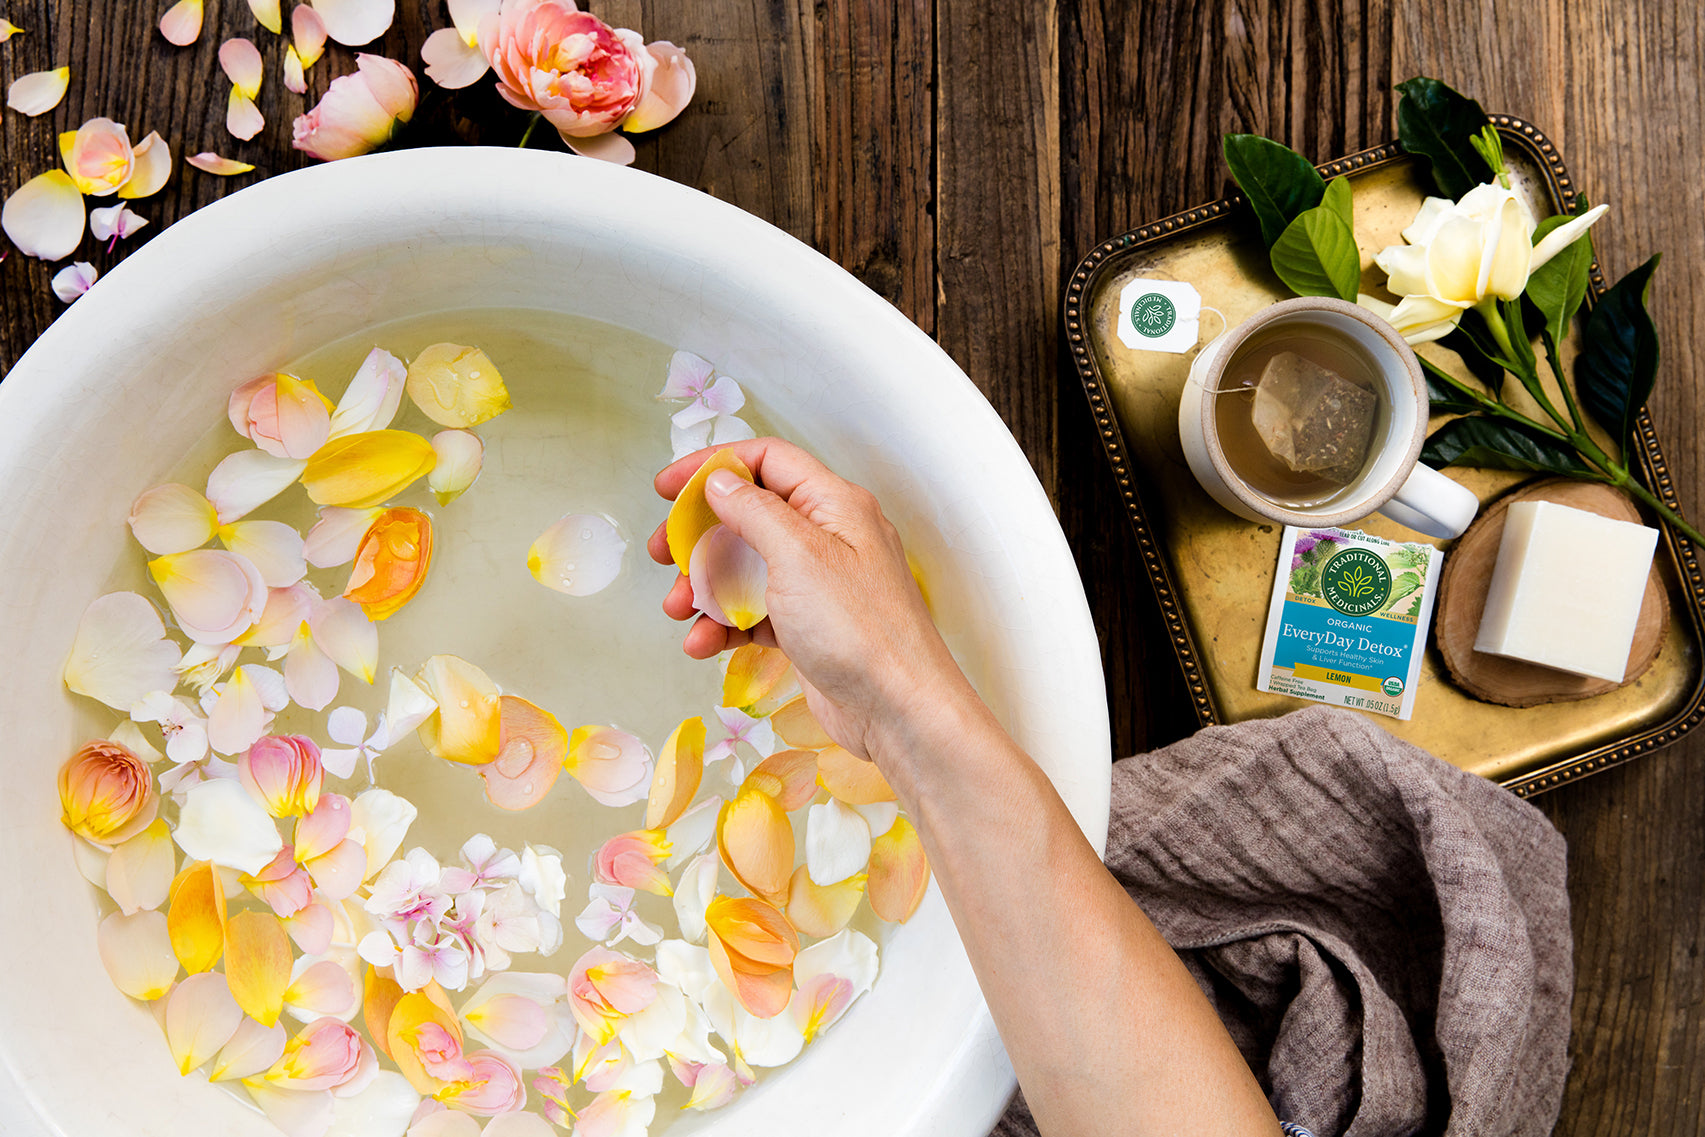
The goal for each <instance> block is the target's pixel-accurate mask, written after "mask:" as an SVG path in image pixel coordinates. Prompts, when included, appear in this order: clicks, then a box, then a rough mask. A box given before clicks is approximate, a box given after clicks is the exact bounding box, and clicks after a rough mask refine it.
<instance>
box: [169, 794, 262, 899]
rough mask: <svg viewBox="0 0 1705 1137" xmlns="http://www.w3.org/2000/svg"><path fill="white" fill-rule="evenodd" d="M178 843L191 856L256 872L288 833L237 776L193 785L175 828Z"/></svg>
mask: <svg viewBox="0 0 1705 1137" xmlns="http://www.w3.org/2000/svg"><path fill="white" fill-rule="evenodd" d="M172 836H173V838H174V839H175V840H176V841H177V843H178V848H180V849H182V850H183V851H184V852H185V853H187V854H189V855H190V856H192V857H196V858H198V859H202V860H209V861H213V862H214V863H217V864H221V865H229V866H230V867H231V868H234V869H239V870H241V871H243V872H246V873H248V874H250V875H251V876H252V875H254V874H256V873H259V872H260V871H261V870H262V869H264V868H266V866H267V865H268V864H270V863H271V861H272V858H274V857H276V856H277V855H278V852H279V850H280V849H282V848H284V838H282V837H280V836H279V835H278V829H277V828H276V827H275V826H274V825H273V823H272V817H271V816H270V815H269V814H268V813H267V812H266V810H265V809H263V808H261V804H260V803H259V802H257V801H256V800H255V799H254V798H252V797H250V796H249V793H248V791H247V790H245V789H244V788H243V787H242V785H241V784H240V783H238V782H237V781H236V780H235V779H233V778H215V779H213V780H212V781H207V782H201V783H199V784H197V785H194V786H191V787H190V788H189V790H188V791H187V792H186V793H185V795H184V802H183V807H182V809H181V811H180V812H179V815H178V827H177V829H176V830H174V831H173V834H172Z"/></svg>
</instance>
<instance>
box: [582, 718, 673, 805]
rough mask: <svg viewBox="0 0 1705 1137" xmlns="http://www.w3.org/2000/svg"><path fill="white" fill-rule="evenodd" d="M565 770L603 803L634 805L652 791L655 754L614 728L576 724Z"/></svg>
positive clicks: (643, 744)
mask: <svg viewBox="0 0 1705 1137" xmlns="http://www.w3.org/2000/svg"><path fill="white" fill-rule="evenodd" d="M563 769H564V770H566V771H567V772H568V776H569V777H571V778H573V779H574V780H575V781H577V782H579V783H580V784H581V785H582V786H583V787H585V789H586V792H587V793H589V794H591V795H592V797H593V798H594V799H596V800H597V801H598V802H599V803H601V804H603V805H609V806H617V807H620V806H624V805H632V804H633V803H634V802H636V801H641V800H643V799H645V798H646V797H647V796H648V795H649V794H650V792H651V771H652V759H651V753H650V752H649V751H648V750H646V748H645V743H643V742H641V741H640V740H639V739H637V738H635V737H634V736H633V735H631V734H629V733H628V732H627V731H625V730H617V729H615V728H614V727H607V726H581V727H576V728H575V730H574V733H573V734H572V735H570V736H569V739H568V760H567V761H566V762H564V763H563Z"/></svg>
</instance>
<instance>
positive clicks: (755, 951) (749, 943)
mask: <svg viewBox="0 0 1705 1137" xmlns="http://www.w3.org/2000/svg"><path fill="white" fill-rule="evenodd" d="M705 925H706V926H707V927H708V928H709V929H710V961H711V964H712V965H713V966H714V967H715V968H716V974H717V976H718V977H719V978H720V979H721V980H722V983H723V986H724V987H726V988H727V989H728V990H729V991H730V992H731V993H733V995H734V996H735V998H736V999H737V1000H738V1001H739V1003H740V1005H741V1006H742V1007H744V1008H745V1009H746V1010H747V1011H749V1012H750V1013H751V1014H752V1015H754V1016H756V1017H757V1018H760V1019H769V1018H774V1017H775V1016H776V1015H779V1014H781V1012H782V1011H784V1010H786V1009H787V1003H788V999H789V997H790V996H791V995H792V994H793V958H794V956H795V955H796V954H797V953H798V951H799V936H798V934H797V933H795V932H794V930H793V927H792V926H791V925H790V924H788V922H787V919H786V917H784V916H783V915H782V914H781V912H780V911H778V910H777V909H776V908H775V907H774V906H773V905H771V904H767V903H765V902H764V901H762V900H757V899H753V898H743V899H738V900H736V899H732V898H730V897H727V896H718V897H717V898H716V899H714V900H712V901H711V902H710V905H709V906H708V907H707V908H706V909H705ZM724 1037H726V1036H724Z"/></svg>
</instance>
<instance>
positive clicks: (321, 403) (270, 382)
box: [226, 372, 332, 458]
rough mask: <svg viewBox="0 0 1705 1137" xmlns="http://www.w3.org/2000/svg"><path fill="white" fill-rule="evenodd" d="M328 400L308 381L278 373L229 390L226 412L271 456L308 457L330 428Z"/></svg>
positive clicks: (247, 436)
mask: <svg viewBox="0 0 1705 1137" xmlns="http://www.w3.org/2000/svg"><path fill="white" fill-rule="evenodd" d="M331 412H332V407H331V401H330V400H328V399H327V398H326V397H325V396H324V395H322V394H320V392H319V389H318V388H317V387H315V386H314V384H313V383H312V382H310V381H305V380H301V379H298V378H296V377H295V376H294V375H286V374H284V373H283V372H279V373H278V374H276V375H263V376H261V377H260V378H258V379H251V380H249V381H248V382H247V383H244V384H243V385H242V386H241V387H238V388H237V389H236V390H235V391H233V392H231V398H230V401H229V403H228V405H227V406H226V414H227V415H228V416H229V417H230V419H231V425H232V426H233V427H235V428H236V430H237V433H238V434H241V435H242V436H243V437H244V438H247V439H249V440H250V441H252V442H253V443H254V444H255V445H256V446H258V447H260V448H261V449H262V450H264V451H266V452H267V453H268V454H271V455H272V456H273V457H274V458H310V457H312V456H313V455H314V453H315V451H317V450H319V449H320V447H321V446H323V445H325V442H326V439H327V437H328V436H329V434H330V431H331Z"/></svg>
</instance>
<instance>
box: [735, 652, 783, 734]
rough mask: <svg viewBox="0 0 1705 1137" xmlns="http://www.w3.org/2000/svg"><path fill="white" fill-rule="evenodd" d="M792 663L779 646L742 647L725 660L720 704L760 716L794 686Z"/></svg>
mask: <svg viewBox="0 0 1705 1137" xmlns="http://www.w3.org/2000/svg"><path fill="white" fill-rule="evenodd" d="M793 678H794V675H793V664H792V662H791V661H789V659H788V658H787V656H786V655H785V654H783V652H782V650H781V649H780V648H779V647H765V646H764V645H762V644H742V645H741V646H740V647H738V648H735V649H734V654H733V655H731V656H729V657H728V669H727V670H726V671H724V672H723V674H722V705H723V706H725V707H735V708H737V709H739V710H742V711H745V712H746V713H747V714H749V715H755V716H758V717H762V716H764V715H767V714H769V713H770V712H771V711H774V710H775V709H776V707H775V706H771V705H770V703H771V701H772V700H774V701H776V703H777V704H778V705H779V703H780V701H781V700H780V699H778V698H777V696H778V695H783V694H785V693H786V692H787V691H788V690H790V689H791V688H792V687H794V683H793Z"/></svg>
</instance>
